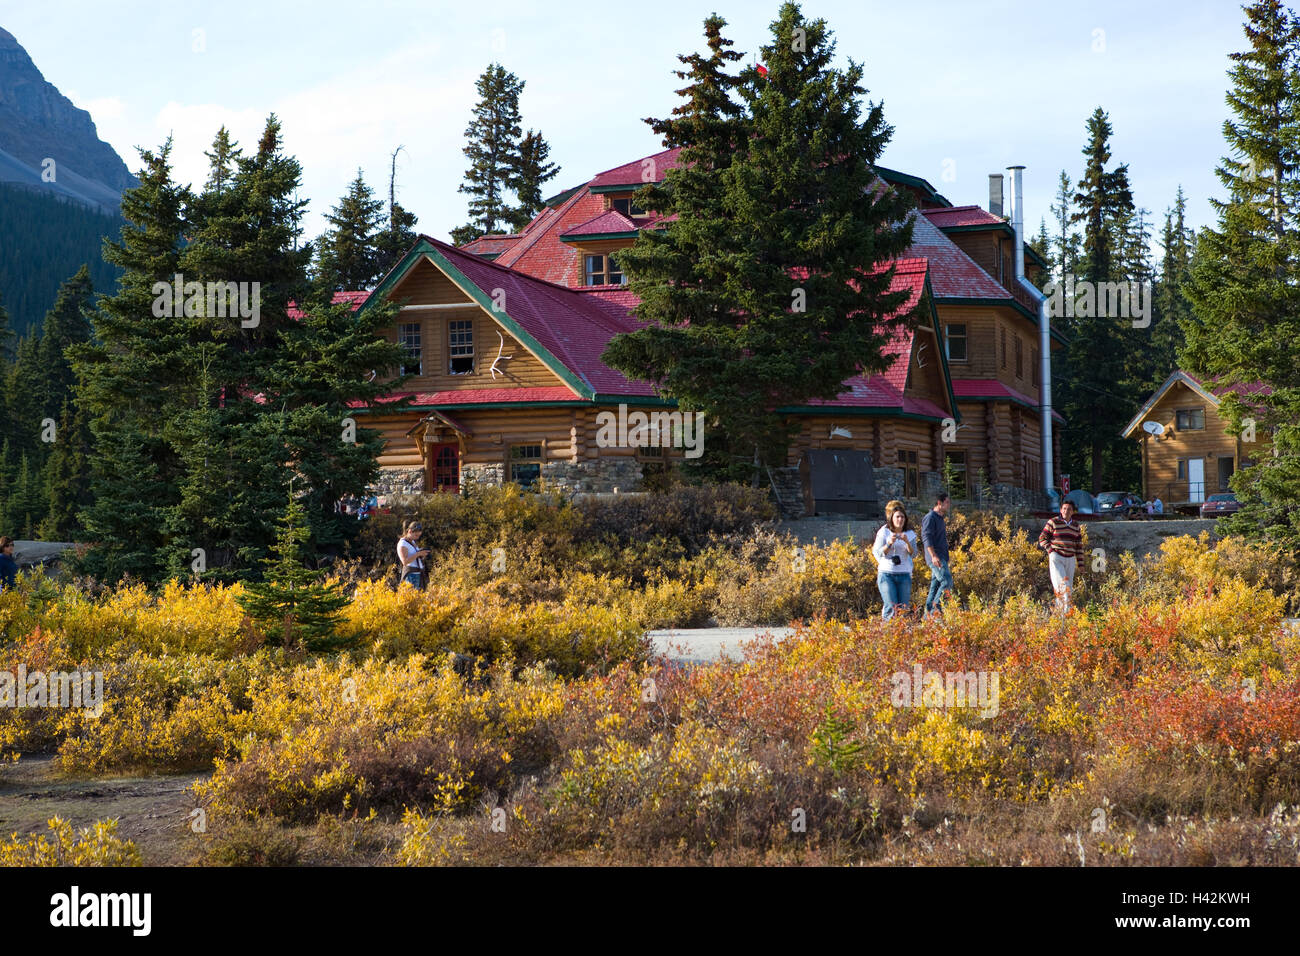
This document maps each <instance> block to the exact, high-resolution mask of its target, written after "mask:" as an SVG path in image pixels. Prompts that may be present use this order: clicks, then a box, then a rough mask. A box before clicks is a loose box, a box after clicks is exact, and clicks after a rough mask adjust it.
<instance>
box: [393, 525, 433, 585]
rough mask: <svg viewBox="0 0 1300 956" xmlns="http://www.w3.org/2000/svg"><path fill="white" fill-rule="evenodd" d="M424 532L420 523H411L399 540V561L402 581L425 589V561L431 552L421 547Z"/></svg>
mask: <svg viewBox="0 0 1300 956" xmlns="http://www.w3.org/2000/svg"><path fill="white" fill-rule="evenodd" d="M423 532H424V526H423V525H421V524H420V523H419V522H418V521H409V522H407V524H406V527H405V528H404V529H403V531H402V536H401V537H400V538H398V539H397V560H398V561H400V562H402V580H403V581H406V582H407V583H409V584H410V585H411V587H413V588H423V587H424V559H425V556H426V555H428V553H429V551H428V549H427V548H425V549H422V548H421V547H420V535H421V534H422V533H423ZM399 587H400V584H399Z"/></svg>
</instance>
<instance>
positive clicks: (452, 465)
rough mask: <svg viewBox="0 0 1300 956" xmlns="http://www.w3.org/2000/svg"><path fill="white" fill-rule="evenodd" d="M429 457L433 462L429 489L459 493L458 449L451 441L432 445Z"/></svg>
mask: <svg viewBox="0 0 1300 956" xmlns="http://www.w3.org/2000/svg"><path fill="white" fill-rule="evenodd" d="M429 459H430V461H431V462H432V463H433V482H432V484H431V486H430V488H429V490H430V491H446V492H450V493H451V494H453V495H454V494H459V493H460V449H459V448H458V447H457V445H456V444H455V443H454V442H453V443H451V444H447V445H434V446H432V447H431V448H430V450H429Z"/></svg>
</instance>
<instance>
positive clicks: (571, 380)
mask: <svg viewBox="0 0 1300 956" xmlns="http://www.w3.org/2000/svg"><path fill="white" fill-rule="evenodd" d="M466 255H472V253H466ZM421 259H428V260H429V261H430V262H432V263H433V264H434V266H435V267H437V268H438V269H439V270H440V271H441V272H442V273H443V275H445V276H447V278H449V279H450V280H451V281H452V283H454V284H455V286H456V287H457V288H458V289H460V291H462V292H464V293H465V294H466V295H467V296H469V297H470V298H471V299H473V300H474V302H476V303H477V304H478V305H479V307H480V308H482V309H483V311H485V312H487V314H488V315H490V316H491V317H492V318H493V319H495V320H496V321H498V322H500V323H501V324H502V325H503V326H505V327H506V329H507V330H509V332H510V334H511V335H513V336H514V337H515V338H516V339H517V340H518V341H519V342H520V343H521V344H522V345H523V346H524V347H525V348H527V349H528V350H529V351H531V352H532V353H533V354H534V355H536V356H537V357H538V358H539V359H541V361H542V364H543V365H545V366H546V367H547V368H548V369H550V370H551V371H552V372H554V373H555V375H556V376H557V377H558V378H559V379H560V381H562V382H564V384H565V385H568V386H569V387H570V388H571V389H573V390H574V391H575V392H577V393H578V394H579V395H581V396H582V397H583V398H585V399H590V398H591V396H592V395H593V394H594V390H593V389H592V387H591V386H590V385H588V384H587V383H586V382H584V381H583V380H582V379H581V378H579V377H578V376H577V375H575V374H574V373H573V372H572V371H571V370H570V369H569V367H568V366H566V365H565V364H564V363H563V362H561V361H560V360H559V359H557V358H556V357H555V356H554V355H552V354H551V353H550V352H549V351H548V350H547V349H545V348H543V347H542V344H541V343H540V342H538V341H537V339H535V338H533V337H532V335H530V334H529V333H528V331H527V330H526V329H525V328H524V327H523V326H522V325H520V324H519V323H518V322H516V321H515V320H514V319H512V318H510V315H509V313H507V312H504V311H501V310H498V309H496V308H495V307H494V303H493V302H492V300H491V298H489V297H488V295H487V294H486V293H485V292H484V291H483V290H482V289H480V288H479V287H478V286H477V285H475V284H474V283H473V282H471V281H470V280H469V277H468V276H466V275H465V273H463V272H461V271H460V270H459V269H457V268H456V267H455V266H454V265H452V263H451V260H449V259H448V258H447V257H446V256H444V255H443V254H442V253H441V252H439V251H438V249H437V247H435V246H434V245H433V244H432V243H430V242H429V241H428V240H426V239H421V240H420V241H419V242H417V243H416V244H415V245H414V246H412V247H411V250H410V251H409V252H407V254H406V255H405V256H403V257H402V261H401V262H399V263H398V264H397V266H395V267H394V268H393V270H392V271H391V272H389V273H388V276H387V277H386V278H385V279H384V281H383V282H381V283H380V284H379V286H378V287H377V288H376V289H375V291H374V292H371V293H370V295H369V296H367V297H366V301H365V302H364V303H362V305H361V309H366V308H368V307H369V306H370V304H371V303H372V302H377V301H379V299H380V298H381V297H383V296H386V295H387V294H388V293H389V292H390V291H391V290H392V289H393V288H394V287H395V286H396V285H397V284H398V283H399V282H401V281H402V279H403V278H405V277H406V274H407V273H408V272H410V271H411V269H413V268H415V266H416V265H417V264H419V262H420V260H421ZM358 311H360V310H358Z"/></svg>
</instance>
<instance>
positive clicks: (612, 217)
mask: <svg viewBox="0 0 1300 956" xmlns="http://www.w3.org/2000/svg"><path fill="white" fill-rule="evenodd" d="M637 228H638V226H637V224H636V223H635V222H633V221H632V219H631V218H630V217H628V216H625V215H623V214H622V213H621V212H619V211H618V210H617V209H611V210H609V211H608V212H603V213H601V214H600V215H599V216H597V217H596V218H595V219H588V220H587V221H586V222H584V223H583V224H582V225H580V226H574V227H573V228H572V229H570V230H569V231H568V232H566V233H564V234H563V235H562V236H561V237H560V238H561V239H568V238H569V237H571V236H598V235H601V234H602V233H607V232H636V230H637Z"/></svg>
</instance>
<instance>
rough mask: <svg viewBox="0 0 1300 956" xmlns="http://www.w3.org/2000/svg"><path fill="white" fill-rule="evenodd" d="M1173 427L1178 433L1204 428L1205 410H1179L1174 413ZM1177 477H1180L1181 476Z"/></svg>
mask: <svg viewBox="0 0 1300 956" xmlns="http://www.w3.org/2000/svg"><path fill="white" fill-rule="evenodd" d="M1174 427H1175V428H1176V429H1177V430H1178V431H1180V432H1183V431H1191V430H1194V429H1197V428H1204V427H1205V409H1203V408H1180V409H1178V411H1177V412H1175V413H1174ZM1179 477H1182V476H1181V475H1180V476H1179Z"/></svg>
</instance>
